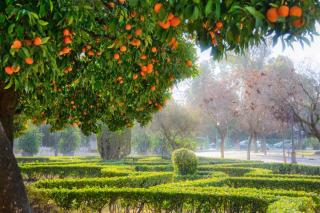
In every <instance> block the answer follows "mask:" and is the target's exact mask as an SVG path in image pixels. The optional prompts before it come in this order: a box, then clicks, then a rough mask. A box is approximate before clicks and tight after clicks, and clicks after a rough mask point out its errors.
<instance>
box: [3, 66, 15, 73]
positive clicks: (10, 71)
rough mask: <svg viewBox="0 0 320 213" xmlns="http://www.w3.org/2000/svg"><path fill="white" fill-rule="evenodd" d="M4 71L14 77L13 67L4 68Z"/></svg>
mask: <svg viewBox="0 0 320 213" xmlns="http://www.w3.org/2000/svg"><path fill="white" fill-rule="evenodd" d="M4 71H5V72H6V73H7V74H8V75H12V74H13V67H10V66H7V67H5V68H4Z"/></svg>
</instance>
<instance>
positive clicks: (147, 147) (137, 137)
mask: <svg viewBox="0 0 320 213" xmlns="http://www.w3.org/2000/svg"><path fill="white" fill-rule="evenodd" d="M132 145H133V149H134V151H135V152H136V153H137V154H147V153H148V152H151V151H152V150H151V148H152V141H151V136H150V135H149V134H148V132H147V128H142V127H141V126H140V125H137V126H135V128H133V129H132Z"/></svg>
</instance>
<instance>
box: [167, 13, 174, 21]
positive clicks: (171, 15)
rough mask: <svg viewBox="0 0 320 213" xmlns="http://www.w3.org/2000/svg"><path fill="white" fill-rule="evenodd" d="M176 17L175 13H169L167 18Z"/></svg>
mask: <svg viewBox="0 0 320 213" xmlns="http://www.w3.org/2000/svg"><path fill="white" fill-rule="evenodd" d="M174 17H175V16H174V15H173V13H169V14H168V17H167V19H168V21H171V20H172V19H173V18H174Z"/></svg>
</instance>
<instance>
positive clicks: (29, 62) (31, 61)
mask: <svg viewBox="0 0 320 213" xmlns="http://www.w3.org/2000/svg"><path fill="white" fill-rule="evenodd" d="M24 62H25V63H26V64H29V65H31V64H33V59H32V58H30V57H29V58H25V59H24Z"/></svg>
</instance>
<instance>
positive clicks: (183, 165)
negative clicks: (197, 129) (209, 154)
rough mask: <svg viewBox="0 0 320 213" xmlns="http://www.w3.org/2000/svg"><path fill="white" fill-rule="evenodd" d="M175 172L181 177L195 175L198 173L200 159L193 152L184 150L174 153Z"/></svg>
mask: <svg viewBox="0 0 320 213" xmlns="http://www.w3.org/2000/svg"><path fill="white" fill-rule="evenodd" d="M172 162H173V166H174V170H175V171H176V172H177V173H178V174H180V175H193V174H195V173H196V172H197V166H198V159H197V156H196V155H195V153H194V152H193V151H191V150H188V149H185V148H182V149H177V150H175V151H174V152H173V153H172Z"/></svg>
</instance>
